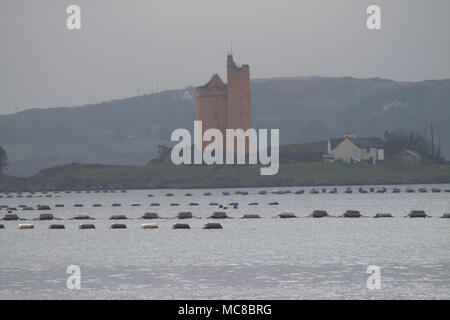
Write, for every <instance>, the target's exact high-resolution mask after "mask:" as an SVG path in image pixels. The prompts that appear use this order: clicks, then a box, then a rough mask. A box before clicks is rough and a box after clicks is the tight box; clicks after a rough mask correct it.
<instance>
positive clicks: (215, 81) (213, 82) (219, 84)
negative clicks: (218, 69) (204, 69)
mask: <svg viewBox="0 0 450 320" xmlns="http://www.w3.org/2000/svg"><path fill="white" fill-rule="evenodd" d="M226 87H227V85H226V84H225V83H224V82H223V81H222V79H221V78H220V76H219V75H218V74H217V73H215V74H214V75H213V76H212V77H211V79H210V80H209V81H208V83H206V84H205V85H203V86H200V87H199V88H205V89H212V88H218V89H225V88H226Z"/></svg>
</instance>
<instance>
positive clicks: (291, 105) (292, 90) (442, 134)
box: [0, 77, 450, 176]
mask: <svg viewBox="0 0 450 320" xmlns="http://www.w3.org/2000/svg"><path fill="white" fill-rule="evenodd" d="M193 97H195V92H194V88H187V89H184V90H174V91H165V92H162V93H158V94H152V95H145V96H139V97H133V98H128V99H123V100H114V101H110V102H103V103H100V104H95V105H86V106H82V107H67V108H53V109H33V110H28V111H23V112H19V113H16V114H13V115H4V116H0V145H2V146H4V147H5V149H6V151H7V152H8V156H9V159H10V162H11V166H10V168H9V171H8V172H9V174H11V175H18V176H27V175H32V174H35V173H37V172H38V171H39V170H40V169H42V168H48V167H52V166H55V165H60V164H65V163H73V162H79V163H104V164H116V165H143V164H145V163H147V161H148V160H149V159H151V158H153V157H154V156H155V155H156V150H157V145H158V144H169V142H170V141H169V140H170V134H171V132H172V131H173V129H175V128H188V129H192V123H193V120H194V117H195V98H193ZM252 117H253V126H254V127H255V128H279V129H280V140H281V141H280V143H281V144H297V143H302V142H306V141H324V140H327V139H328V138H329V137H340V136H342V135H343V133H344V132H345V131H353V132H354V133H356V134H357V135H359V136H381V135H382V134H383V132H384V131H385V130H397V129H405V130H416V131H418V132H424V131H425V130H429V125H430V122H431V121H432V122H433V126H434V129H435V140H436V142H438V140H439V139H440V144H441V147H442V151H443V154H444V155H445V156H446V157H447V158H448V157H449V155H450V80H435V81H423V82H417V83H414V82H396V81H391V80H384V79H378V78H374V79H355V78H349V77H346V78H289V79H267V80H261V79H255V80H253V81H252ZM428 135H429V134H428ZM315 156H317V155H315ZM315 156H314V157H315Z"/></svg>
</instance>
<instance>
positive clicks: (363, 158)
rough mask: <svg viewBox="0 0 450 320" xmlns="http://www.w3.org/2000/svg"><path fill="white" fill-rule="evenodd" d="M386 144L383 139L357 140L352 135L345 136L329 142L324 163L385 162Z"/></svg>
mask: <svg viewBox="0 0 450 320" xmlns="http://www.w3.org/2000/svg"><path fill="white" fill-rule="evenodd" d="M383 145H384V142H383V139H382V138H379V137H374V138H357V137H356V135H354V134H352V133H346V134H344V137H343V138H335V139H329V140H328V154H327V155H324V156H323V159H324V161H326V162H331V161H344V162H350V163H359V162H368V163H373V164H375V163H377V162H378V161H382V160H384V147H383Z"/></svg>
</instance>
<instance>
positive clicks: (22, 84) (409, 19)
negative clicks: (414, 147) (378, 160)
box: [0, 0, 450, 114]
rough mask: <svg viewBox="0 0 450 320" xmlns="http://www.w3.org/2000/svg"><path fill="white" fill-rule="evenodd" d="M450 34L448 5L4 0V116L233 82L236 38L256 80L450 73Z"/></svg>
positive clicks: (411, 77)
mask: <svg viewBox="0 0 450 320" xmlns="http://www.w3.org/2000/svg"><path fill="white" fill-rule="evenodd" d="M71 4H76V5H79V6H80V7H81V21H82V22H81V23H82V29H81V30H68V29H67V28H66V19H67V17H68V14H67V13H66V8H67V7H68V6H69V5H71ZM370 4H377V5H379V6H380V7H381V19H382V30H375V31H369V30H368V29H367V27H366V19H367V14H366V8H367V7H368V6H369V5H370ZM449 30H450V1H449V0H432V1H429V0H428V1H426V0H370V1H366V0H339V1H336V0H292V1H288V0H222V1H215V0H176V1H175V0H173V1H170V0H161V1H156V0H155V1H152V0H127V1H119V0H95V1H93V0H71V1H65V0H39V1H38V0H33V1H32V0H0V113H2V114H5V113H11V112H14V111H19V110H24V109H27V108H31V107H57V106H73V105H82V104H86V103H92V102H100V101H105V100H112V99H116V98H124V97H128V96H134V95H137V93H138V90H139V89H140V92H141V94H144V93H150V92H152V91H153V90H155V87H156V81H157V80H159V88H160V91H161V90H166V89H179V88H184V87H187V86H189V85H193V86H197V85H201V84H204V83H206V82H207V81H208V80H209V78H210V77H211V75H212V74H213V73H219V74H220V75H221V76H222V77H223V78H225V63H226V54H227V53H228V51H229V47H230V40H232V41H233V54H234V56H235V60H236V61H237V62H238V63H246V64H249V65H250V72H251V76H252V78H269V77H293V76H308V75H320V76H353V77H383V78H390V79H394V80H408V81H417V80H424V79H442V78H450V40H449V39H450V37H449Z"/></svg>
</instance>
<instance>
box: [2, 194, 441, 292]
mask: <svg viewBox="0 0 450 320" xmlns="http://www.w3.org/2000/svg"><path fill="white" fill-rule="evenodd" d="M392 187H393V186H387V188H388V193H383V194H378V193H367V194H360V193H358V192H357V189H358V187H352V189H353V191H354V193H353V194H344V193H343V191H344V190H345V188H346V187H339V188H338V194H322V193H320V194H309V193H308V192H309V190H310V189H311V188H303V187H299V188H292V187H291V188H278V189H279V190H292V192H293V193H291V194H283V195H276V194H271V193H270V191H272V189H270V188H264V190H267V191H268V194H267V195H259V194H258V191H259V190H263V189H260V188H247V189H239V190H242V191H244V190H245V191H248V192H249V194H248V195H238V194H234V193H235V191H236V189H226V191H229V192H230V195H229V196H223V195H222V191H224V190H225V189H223V190H222V189H214V190H170V191H169V190H136V191H128V192H127V193H120V192H116V193H90V194H86V193H80V194H78V193H74V192H72V193H70V194H66V193H60V194H59V195H56V194H54V193H48V194H51V195H52V197H51V198H47V197H45V196H46V195H42V197H36V196H39V195H40V194H35V195H34V196H33V198H27V197H26V196H27V195H28V194H27V193H24V194H23V197H22V198H17V195H16V194H11V195H12V196H13V197H12V198H7V195H3V198H0V205H9V206H18V205H21V204H23V205H29V206H36V205H37V204H48V205H50V206H51V207H52V210H51V213H53V214H54V215H55V216H56V217H57V218H61V219H64V220H62V221H56V222H55V221H31V222H30V221H24V222H18V221H1V222H0V223H1V224H3V225H5V229H0V299H37V298H39V299H448V298H450V232H449V231H450V219H440V218H438V217H439V216H441V215H442V214H443V213H447V212H450V193H444V192H441V193H431V192H429V193H418V192H416V193H405V192H404V189H405V188H406V187H408V188H414V189H416V190H417V189H418V188H419V187H423V188H427V189H429V190H431V187H432V186H430V185H420V186H418V185H417V186H411V185H408V186H397V187H398V188H400V189H401V190H402V192H401V193H391V192H390V191H391V189H392ZM433 187H439V188H441V189H442V190H444V189H450V185H433ZM364 188H365V189H368V187H364ZM377 188H378V187H377ZM298 189H304V190H305V194H300V195H298V194H294V192H295V191H296V190H298ZM316 189H318V190H319V191H320V190H321V188H316ZM329 189H330V188H329V187H328V188H327V190H329ZM206 191H209V192H211V193H212V195H211V196H204V195H203V194H204V192H206ZM167 192H172V193H174V196H172V197H167V196H165V194H166V193H167ZM187 192H190V193H192V194H193V196H192V197H187V196H184V194H185V193H187ZM148 194H153V195H154V196H153V197H147V195H148ZM272 201H278V202H279V205H278V206H269V205H268V203H269V202H272ZM152 202H159V203H160V204H161V205H160V206H159V207H150V203H152ZM191 202H198V203H199V206H189V203H191ZM210 202H218V203H220V204H228V203H231V202H238V203H239V207H238V209H232V208H231V206H228V209H227V210H226V212H227V214H228V215H230V216H232V217H236V218H238V217H241V216H242V215H243V214H246V213H257V214H259V215H260V216H261V217H262V219H226V220H210V219H206V217H207V216H209V215H210V214H211V213H212V212H214V211H222V210H221V209H218V207H217V206H210V205H209V203H210ZM251 202H258V205H256V206H249V205H248V204H249V203H251ZM58 203H61V204H64V205H65V207H64V208H55V204H58ZM77 203H82V204H83V205H84V207H83V208H75V207H74V204H77ZM94 203H100V204H102V207H99V208H93V207H92V204H94ZM113 203H121V204H122V206H121V207H111V205H112V204H113ZM133 203H139V204H141V206H139V207H132V206H131V204H133ZM170 203H179V204H180V206H170ZM315 209H323V210H327V211H328V213H329V214H331V215H336V216H337V215H340V214H342V213H343V212H344V211H345V210H347V209H354V210H360V211H361V214H363V215H365V216H373V215H375V214H376V213H378V212H389V213H392V214H393V216H394V218H385V219H373V218H361V219H344V218H324V219H312V218H301V219H279V218H273V217H274V216H276V215H277V214H278V213H280V212H281V211H283V210H291V211H293V212H294V213H295V214H296V215H297V216H300V217H305V216H307V215H308V214H310V213H311V212H312V211H313V210H315ZM413 209H423V210H425V211H426V212H427V214H429V215H431V216H432V218H426V219H409V218H404V216H405V215H406V214H407V213H409V211H410V210H413ZM181 211H191V212H192V213H193V214H194V215H196V216H200V217H202V219H188V220H178V219H158V220H137V219H133V220H121V221H115V222H120V223H125V224H127V226H128V228H127V229H126V230H111V229H109V225H110V224H111V223H112V221H111V220H108V218H109V217H110V216H111V215H113V214H126V215H127V217H129V218H138V217H140V216H142V215H143V213H144V212H157V213H158V214H159V215H160V216H161V217H167V218H170V217H174V216H175V215H176V214H177V213H178V212H181ZM43 212H47V211H37V210H34V211H22V210H18V211H16V212H15V213H17V214H18V215H19V216H20V217H24V218H29V219H33V218H36V217H38V216H39V214H40V213H43ZM76 212H85V213H88V214H89V215H90V216H92V217H95V218H96V220H89V221H75V220H66V219H68V218H70V217H73V216H74V215H75V213H76ZM5 213H6V211H5V209H3V210H0V215H1V216H2V217H3V215H4V214H5ZM149 222H156V223H157V224H158V226H159V229H154V230H142V229H140V225H141V224H142V223H149ZM175 222H186V223H189V224H190V226H191V229H190V230H173V229H171V227H172V225H173V224H174V223H175ZM207 222H220V223H221V224H222V226H223V229H222V230H203V229H202V227H203V225H204V224H205V223H207ZM19 223H33V224H34V225H35V229H33V230H19V229H17V225H18V224H19ZM52 223H63V224H64V225H65V226H66V229H65V230H49V229H48V225H50V224H52ZM80 223H94V224H95V225H96V229H95V230H79V229H78V225H79V224H80ZM69 265H78V266H79V267H80V269H81V289H80V290H70V289H67V287H66V280H67V277H68V276H69V274H67V273H66V269H67V267H68V266H69ZM369 265H377V266H379V267H380V270H381V289H379V290H377V289H374V290H369V289H368V288H367V285H366V280H367V278H368V277H369V276H370V274H368V273H367V272H366V271H367V267H368V266H369Z"/></svg>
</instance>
